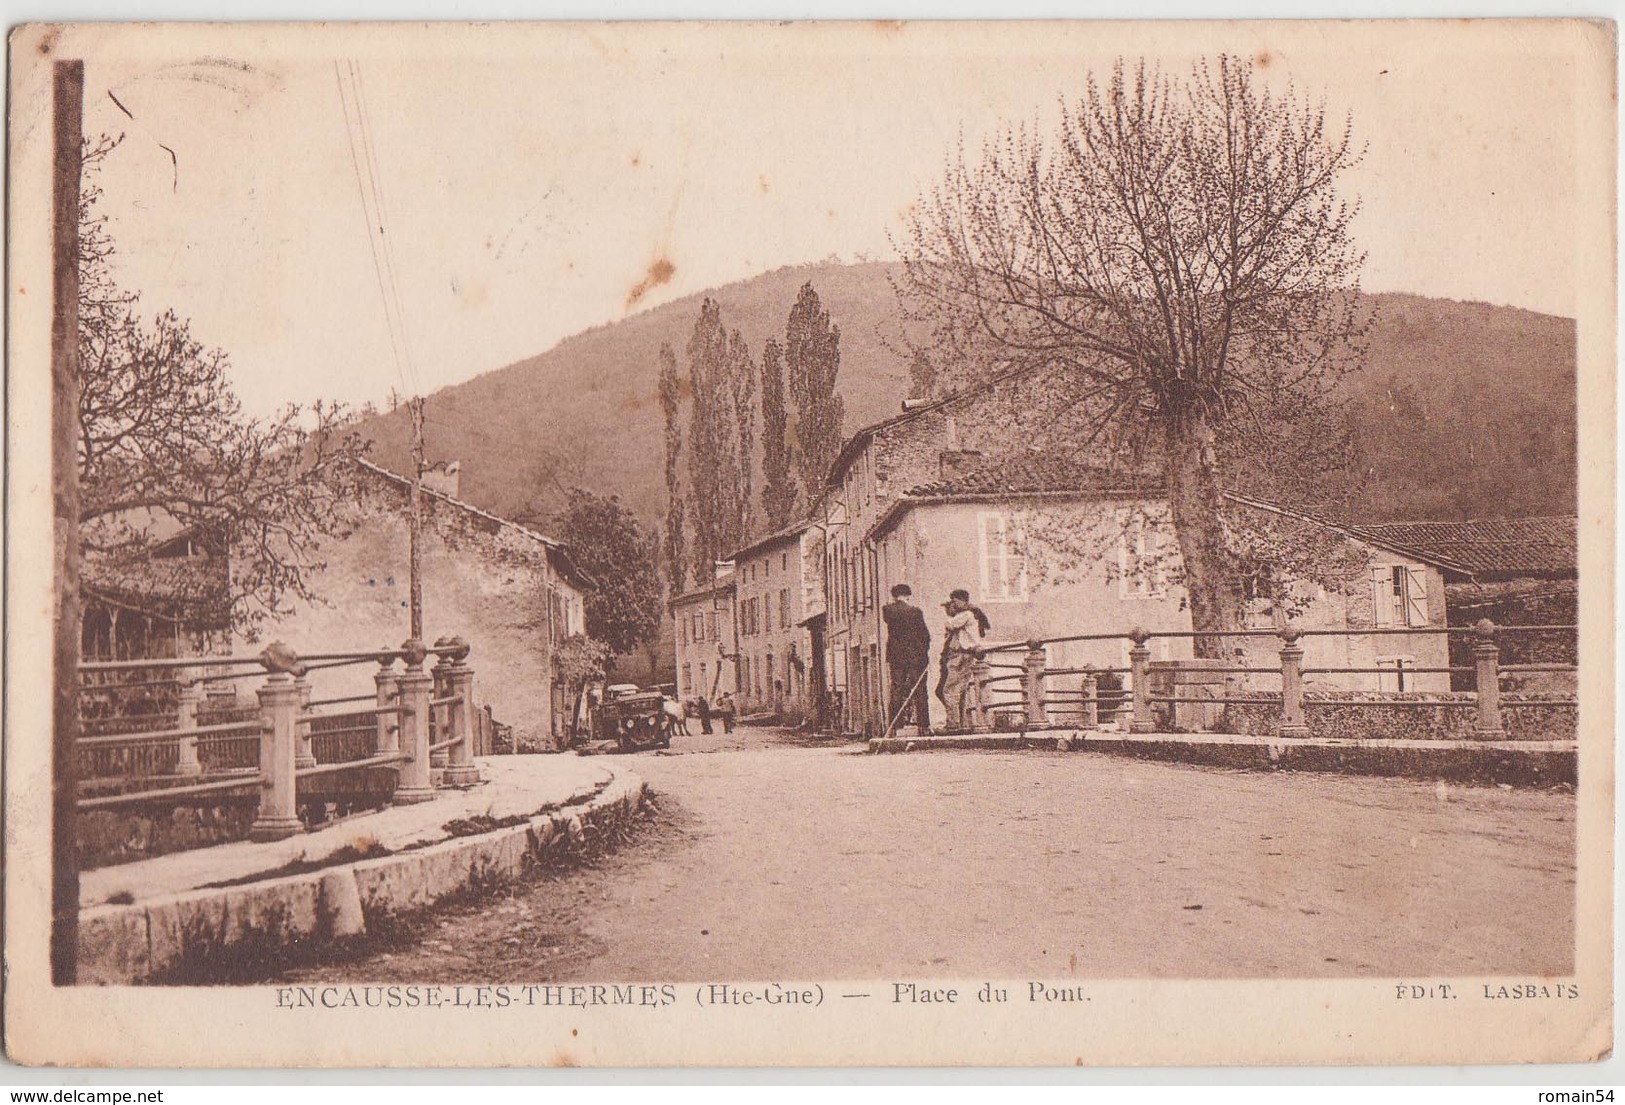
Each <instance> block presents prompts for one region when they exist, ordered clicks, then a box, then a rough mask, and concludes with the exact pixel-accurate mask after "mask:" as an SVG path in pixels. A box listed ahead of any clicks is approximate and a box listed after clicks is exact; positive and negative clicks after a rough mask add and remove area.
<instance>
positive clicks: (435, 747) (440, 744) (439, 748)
mask: <svg viewBox="0 0 1625 1105" xmlns="http://www.w3.org/2000/svg"><path fill="white" fill-rule="evenodd" d="M462 743H463V738H462V737H452V738H451V739H450V740H443V741H435V742H434V743H433V744H431V745H429V751H430V752H444V751H445V750H446V749H448V748H450V747H451V746H452V745H454V744H462Z"/></svg>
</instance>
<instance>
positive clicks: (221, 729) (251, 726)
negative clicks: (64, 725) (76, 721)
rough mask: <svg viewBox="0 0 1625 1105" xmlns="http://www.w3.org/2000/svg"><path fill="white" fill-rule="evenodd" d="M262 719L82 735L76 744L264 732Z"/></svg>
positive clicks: (124, 742)
mask: <svg viewBox="0 0 1625 1105" xmlns="http://www.w3.org/2000/svg"><path fill="white" fill-rule="evenodd" d="M264 732H265V723H264V722H262V721H238V722H232V723H230V724H227V725H198V726H195V727H193V728H191V729H160V730H157V731H156V732H152V733H115V734H113V735H111V736H106V737H80V738H79V739H78V740H77V741H75V742H74V744H75V745H76V746H77V745H94V746H102V745H109V744H146V743H152V742H158V741H175V740H184V739H185V738H187V737H197V736H203V735H205V734H209V733H264Z"/></svg>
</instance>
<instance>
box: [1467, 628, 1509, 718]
mask: <svg viewBox="0 0 1625 1105" xmlns="http://www.w3.org/2000/svg"><path fill="white" fill-rule="evenodd" d="M1473 633H1474V635H1475V638H1476V639H1475V640H1474V641H1473V663H1474V665H1475V666H1476V667H1477V669H1478V670H1477V673H1476V679H1477V682H1476V683H1475V684H1474V685H1475V687H1476V688H1477V694H1478V724H1477V726H1475V728H1474V731H1473V736H1475V737H1477V738H1478V739H1479V740H1487V741H1493V740H1505V739H1506V735H1507V733H1506V729H1505V728H1504V727H1502V725H1501V646H1499V645H1497V644H1496V643H1495V623H1494V622H1492V621H1490V619H1488V618H1481V619H1479V621H1478V624H1477V625H1475V626H1473Z"/></svg>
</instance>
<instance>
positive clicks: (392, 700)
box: [372, 656, 401, 756]
mask: <svg viewBox="0 0 1625 1105" xmlns="http://www.w3.org/2000/svg"><path fill="white" fill-rule="evenodd" d="M396 678H397V677H396V675H395V657H393V656H381V657H379V659H378V673H377V674H376V675H374V676H373V677H372V682H373V685H374V686H376V687H377V688H378V707H379V709H383V708H385V707H387V706H394V705H395V704H396V697H395V696H396V690H395V681H396ZM372 748H373V751H374V752H376V753H378V754H379V755H380V756H382V755H386V754H388V753H391V752H399V751H400V750H401V729H400V715H399V714H379V715H378V737H377V739H376V740H375V741H374V743H373V746H372Z"/></svg>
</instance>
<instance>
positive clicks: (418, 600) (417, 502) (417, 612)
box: [410, 395, 423, 641]
mask: <svg viewBox="0 0 1625 1105" xmlns="http://www.w3.org/2000/svg"><path fill="white" fill-rule="evenodd" d="M422 547H423V396H421V395H419V396H417V397H416V398H414V399H413V400H412V554H411V555H412V564H411V569H410V571H411V596H410V601H411V606H412V632H411V638H412V640H414V641H421V640H423V561H422V557H423V553H422Z"/></svg>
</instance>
